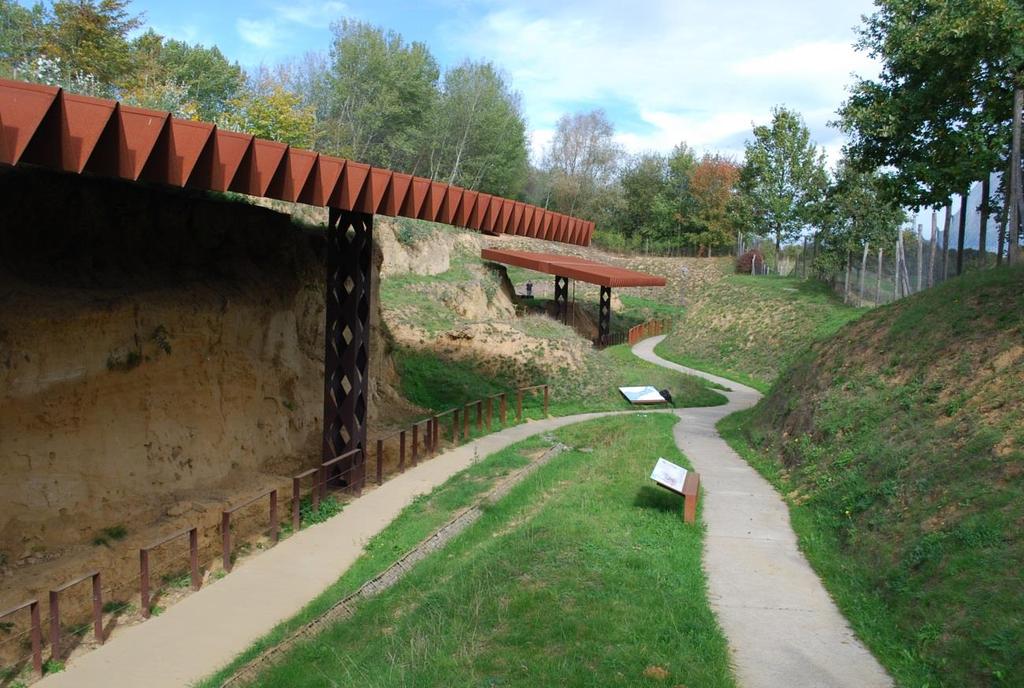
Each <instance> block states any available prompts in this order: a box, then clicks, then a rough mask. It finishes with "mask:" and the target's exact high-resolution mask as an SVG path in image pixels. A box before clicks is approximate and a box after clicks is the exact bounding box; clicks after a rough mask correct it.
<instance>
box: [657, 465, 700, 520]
mask: <svg viewBox="0 0 1024 688" xmlns="http://www.w3.org/2000/svg"><path fill="white" fill-rule="evenodd" d="M651 480H653V481H654V482H655V483H657V484H658V486H659V487H664V488H665V489H666V490H668V491H669V492H674V493H676V494H678V495H682V496H683V520H684V521H686V522H687V523H694V522H696V520H697V497H698V494H699V493H700V475H699V474H697V473H695V472H693V471H688V470H686V469H685V468H683V467H682V466H677V465H676V464H674V463H672V462H671V461H669V460H667V459H664V458H659V459H658V462H657V463H656V464H654V470H653V471H651Z"/></svg>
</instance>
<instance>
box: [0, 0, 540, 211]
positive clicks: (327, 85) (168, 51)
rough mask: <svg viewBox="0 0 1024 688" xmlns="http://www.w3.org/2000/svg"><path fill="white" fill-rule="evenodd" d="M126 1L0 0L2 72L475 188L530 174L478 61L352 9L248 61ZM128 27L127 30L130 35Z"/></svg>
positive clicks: (523, 147)
mask: <svg viewBox="0 0 1024 688" xmlns="http://www.w3.org/2000/svg"><path fill="white" fill-rule="evenodd" d="M142 27H143V18H142V17H141V16H139V15H136V14H133V13H132V12H131V11H130V7H129V1H128V0H57V1H56V2H52V3H51V4H50V5H48V6H47V5H43V4H42V3H38V4H36V5H35V6H33V7H30V8H29V7H24V6H22V5H20V4H18V3H17V2H14V1H13V0H0V76H8V77H13V78H19V79H27V80H32V81H38V82H43V83H49V84H53V85H59V86H62V87H64V88H67V89H69V90H71V91H74V92H79V93H86V94H88V95H96V96H101V97H113V98H118V99H120V100H123V101H125V102H128V103H132V104H137V105H141V106H144V107H152V108H155V109H162V110H170V111H172V112H174V113H175V114H176V115H178V116H181V117H189V118H195V119H204V120H212V121H215V122H217V123H218V124H219V125H221V126H224V127H227V128H230V129H238V130H245V131H248V132H250V133H253V134H256V135H258V136H263V137H267V138H273V139H276V140H279V141H284V142H287V143H291V144H293V145H299V146H307V147H316V148H317V149H318V150H321V151H324V152H327V153H332V154H335V155H340V156H344V157H350V158H355V159H358V160H361V161H365V162H369V163H371V164H374V165H378V166H381V167H389V168H392V169H397V170H403V171H407V172H410V173H415V174H420V175H424V176H429V177H432V178H435V179H441V180H444V181H446V182H449V183H454V184H459V185H462V186H465V187H468V188H471V189H480V190H483V191H488V192H490V193H497V194H502V195H507V196H517V195H520V194H521V193H523V191H524V187H525V185H526V183H527V178H528V172H529V166H528V155H527V139H526V122H525V119H524V117H523V115H522V110H521V107H520V100H519V95H518V94H517V93H516V92H514V91H513V90H512V89H511V87H510V86H509V84H508V81H507V79H506V77H505V75H504V74H502V73H501V71H500V70H498V69H497V68H496V67H495V66H494V65H492V64H490V63H487V62H473V61H466V62H463V63H462V64H459V65H457V66H455V67H453V68H451V69H448V70H447V71H445V72H444V73H443V74H442V72H441V70H440V68H439V66H438V63H437V60H436V59H435V58H434V57H433V55H431V53H430V51H429V50H428V49H427V47H426V46H425V45H424V44H422V43H407V42H406V41H405V40H404V39H403V38H402V37H401V36H400V35H399V34H397V33H395V32H391V31H384V30H383V29H380V28H377V27H374V26H371V25H369V24H366V23H363V22H357V21H349V20H341V21H338V22H336V23H334V24H333V25H332V33H333V37H332V42H331V45H330V48H329V50H328V51H326V52H322V53H310V54H308V55H306V56H304V57H303V58H301V59H298V60H295V61H293V62H290V63H286V64H282V65H278V66H276V67H274V68H272V69H267V68H261V69H258V70H255V71H253V72H251V73H246V72H245V71H243V70H242V68H241V67H240V66H239V65H238V64H237V63H234V62H230V61H229V60H227V59H226V58H225V57H224V55H223V54H222V53H221V52H220V51H219V50H218V49H217V48H216V47H205V46H202V45H189V44H187V43H184V42H182V41H177V40H173V39H168V38H166V37H163V36H160V35H158V34H157V33H155V32H154V31H153V30H151V29H150V30H148V31H145V32H144V33H142V34H138V35H135V34H136V33H137V31H138V30H139V29H140V28H142ZM132 36H134V37H132Z"/></svg>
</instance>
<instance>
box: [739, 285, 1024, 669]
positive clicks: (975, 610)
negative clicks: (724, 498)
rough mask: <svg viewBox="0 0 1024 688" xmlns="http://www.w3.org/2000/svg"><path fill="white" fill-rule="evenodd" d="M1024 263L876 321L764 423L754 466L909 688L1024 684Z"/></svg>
mask: <svg viewBox="0 0 1024 688" xmlns="http://www.w3.org/2000/svg"><path fill="white" fill-rule="evenodd" d="M1022 390H1024V268H1017V269H1013V270H1009V269H1002V270H997V271H986V272H983V273H977V274H973V275H969V276H966V277H964V278H963V279H957V280H951V281H950V282H948V283H947V284H944V285H942V286H940V287H938V288H936V289H933V290H930V291H926V292H923V293H921V294H919V295H916V296H914V297H911V298H908V299H905V300H903V301H900V302H899V303H897V304H895V305H893V306H888V307H884V308H880V309H877V310H874V311H871V312H869V313H868V314H867V315H865V316H864V317H862V318H861V319H860V320H858V321H856V322H854V323H852V324H851V325H849V326H847V327H845V328H844V329H843V330H841V331H840V332H839V333H838V334H837V335H836V336H834V337H832V338H830V339H828V340H826V341H823V342H821V343H818V344H815V345H814V346H813V347H812V348H811V350H810V352H808V353H807V354H806V355H804V356H803V357H802V358H801V359H800V360H799V361H798V362H797V363H796V364H795V365H794V366H793V367H792V368H790V369H789V370H788V371H787V372H786V373H785V374H783V375H782V377H781V378H780V379H779V381H778V383H777V384H776V385H775V387H774V388H773V389H772V392H771V394H770V395H769V396H767V397H766V398H765V399H764V401H763V402H762V403H761V404H760V405H759V406H758V407H757V408H756V409H755V410H754V412H753V415H752V416H751V418H750V419H749V423H748V424H747V425H746V427H745V429H744V430H743V432H744V434H745V437H746V440H747V441H749V442H750V443H751V444H753V445H754V446H755V447H756V448H757V449H758V450H760V454H758V455H752V458H753V459H754V460H755V461H761V462H762V463H761V467H762V469H763V470H765V471H766V472H767V473H768V474H769V475H772V476H774V477H775V479H776V481H777V484H778V485H779V486H780V487H781V488H782V489H783V491H784V492H786V493H788V494H789V498H790V501H791V505H792V514H793V520H794V523H795V524H796V526H797V530H798V532H799V534H800V535H801V537H802V545H803V546H804V547H805V548H806V549H807V550H808V553H809V557H810V558H811V559H812V562H813V563H814V564H815V566H816V567H818V569H819V571H820V572H821V573H822V574H823V577H824V578H825V580H826V583H827V584H828V585H829V586H830V588H831V590H832V592H833V594H835V595H836V596H837V598H838V600H839V601H840V604H841V606H843V607H844V610H845V611H846V612H847V614H848V616H849V617H850V619H851V621H852V622H853V624H854V625H855V627H856V628H857V630H858V631H859V632H860V633H861V634H862V636H863V637H864V638H865V639H866V640H867V642H868V644H869V645H870V646H871V647H872V649H873V650H874V652H875V653H876V654H877V655H879V657H880V658H881V659H882V660H883V662H884V663H885V664H886V665H887V666H888V667H889V668H890V670H891V671H892V672H893V674H894V675H895V676H897V677H898V679H899V680H900V681H901V682H903V683H905V684H906V685H933V686H935V685H949V686H982V685H993V684H994V683H996V682H997V681H999V680H1005V681H1007V684H1008V685H1009V684H1011V683H1012V684H1015V685H1019V682H1020V680H1021V677H1022V676H1024V586H1022V585H1021V578H1020V572H1021V570H1024V537H1022V536H1021V531H1022V527H1024V391H1022Z"/></svg>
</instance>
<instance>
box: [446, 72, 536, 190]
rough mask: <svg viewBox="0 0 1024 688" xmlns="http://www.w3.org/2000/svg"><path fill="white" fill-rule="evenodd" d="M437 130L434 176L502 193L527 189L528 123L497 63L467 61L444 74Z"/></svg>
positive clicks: (517, 99)
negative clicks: (524, 187)
mask: <svg viewBox="0 0 1024 688" xmlns="http://www.w3.org/2000/svg"><path fill="white" fill-rule="evenodd" d="M432 129H433V132H432V133H433V136H432V139H433V140H432V144H431V148H430V155H429V166H430V167H429V169H430V176H431V178H433V179H440V180H442V181H445V182H447V183H449V184H458V185H460V186H464V187H466V188H469V189H478V190H481V191H486V192H487V193H494V194H500V195H503V196H516V195H518V194H519V193H520V192H521V191H522V190H523V186H524V184H525V182H526V175H527V149H526V121H525V119H524V118H523V114H522V110H521V107H520V102H519V94H518V93H515V92H514V91H512V90H511V89H510V88H509V86H508V84H507V83H506V80H505V77H504V76H503V75H502V74H501V73H499V72H498V70H497V69H495V67H494V65H492V64H490V63H488V62H471V61H466V62H463V63H462V64H460V65H458V66H457V67H454V68H452V69H449V70H448V71H447V72H446V73H445V76H444V82H443V86H442V89H441V94H440V97H439V99H438V102H437V108H436V109H435V112H434V116H433V118H432Z"/></svg>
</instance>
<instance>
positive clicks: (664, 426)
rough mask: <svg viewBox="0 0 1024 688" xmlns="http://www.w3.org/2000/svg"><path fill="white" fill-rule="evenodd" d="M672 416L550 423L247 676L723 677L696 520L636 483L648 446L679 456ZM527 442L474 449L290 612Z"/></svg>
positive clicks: (465, 681) (304, 680)
mask: <svg viewBox="0 0 1024 688" xmlns="http://www.w3.org/2000/svg"><path fill="white" fill-rule="evenodd" d="M676 420H677V419H676V418H675V417H674V416H671V415H668V414H638V415H630V416H624V417H616V418H609V419H602V420H600V421H595V422H590V423H586V424H580V425H575V426H571V427H568V428H564V429H562V430H561V431H559V432H557V433H555V436H556V438H557V440H559V441H561V442H563V443H565V444H566V445H568V446H569V447H570V449H569V450H568V451H565V452H563V453H562V454H560V455H558V456H557V457H555V458H554V459H553V460H552V461H551V462H550V463H548V464H547V465H546V466H544V467H542V468H541V469H539V470H538V471H537V472H535V473H534V474H532V475H531V476H530V477H528V478H527V479H526V480H525V481H524V482H523V483H521V484H520V485H518V486H517V487H516V488H514V489H513V491H512V492H511V493H510V494H509V495H508V496H507V497H505V498H504V499H502V500H501V501H500V502H498V503H497V504H495V505H492V506H490V507H488V508H487V510H486V512H485V514H484V516H483V517H482V518H481V519H480V520H479V521H477V522H476V523H475V524H474V525H473V526H471V527H470V528H469V530H467V531H466V532H465V533H463V534H462V535H460V536H459V537H458V538H457V539H456V540H454V541H453V542H452V543H450V544H449V545H448V547H447V548H446V549H444V550H442V551H440V552H436V553H434V554H432V555H430V556H429V557H428V558H427V559H425V560H424V561H422V562H421V563H420V564H418V565H417V566H416V567H415V568H414V569H413V570H412V572H411V573H410V574H409V575H408V576H407V577H406V578H404V579H403V580H402V581H401V582H399V583H398V584H397V585H396V586H395V587H393V588H391V589H389V590H387V591H386V592H384V593H382V594H381V595H380V596H378V597H376V598H373V599H371V600H369V601H367V602H366V603H365V604H363V605H362V606H360V607H359V608H358V609H357V610H356V613H355V615H354V616H353V617H352V618H351V619H349V620H347V621H345V622H341V623H339V624H337V625H335V626H333V627H331V628H329V629H328V630H327V631H326V632H324V633H323V634H321V635H320V636H318V637H315V638H312V639H310V640H308V641H306V642H304V643H302V644H301V645H300V646H298V647H296V648H295V650H294V651H292V652H291V653H289V654H288V655H287V656H286V658H285V660H284V661H283V662H282V663H281V664H279V665H278V666H276V667H273V668H271V669H269V670H268V671H266V672H265V673H264V674H263V675H262V676H261V677H260V679H259V681H258V684H257V685H260V686H294V687H295V688H301V687H302V686H323V685H358V686H510V687H511V686H524V687H526V686H529V687H531V688H532V687H534V686H594V685H601V686H658V685H665V686H678V685H688V686H701V687H702V688H714V687H716V686H732V685H734V682H733V678H732V676H731V673H730V669H729V665H728V651H727V647H726V642H725V639H724V637H723V636H722V633H721V631H720V629H719V628H718V626H717V623H716V621H715V619H714V617H713V615H712V613H711V610H710V608H709V606H708V601H707V595H706V581H705V578H704V574H703V572H702V569H701V565H700V561H701V548H702V537H703V532H702V530H701V529H700V528H699V527H694V526H686V525H684V524H683V523H682V521H681V518H680V503H679V499H678V497H675V496H673V495H670V494H669V493H667V492H664V491H660V490H656V489H655V488H654V487H652V486H651V485H650V481H649V480H648V479H647V476H648V473H649V471H650V467H651V465H652V463H653V461H654V459H655V458H656V457H658V456H664V457H666V458H669V459H670V460H672V461H675V462H679V463H683V464H684V465H685V463H686V459H685V457H682V456H681V455H680V454H679V452H678V450H677V449H676V447H675V444H674V441H673V439H672V432H671V430H672V426H673V425H674V423H675V422H676ZM548 441H551V440H548ZM538 442H539V440H531V441H529V442H527V443H526V444H525V445H522V446H518V447H514V448H511V449H509V450H506V451H505V452H501V453H499V454H497V455H495V456H493V457H489V458H487V459H485V460H484V461H482V462H481V463H480V464H478V465H477V466H475V467H474V468H473V469H471V471H470V475H467V476H457V477H456V478H453V479H452V481H450V482H449V484H446V485H445V486H444V487H442V488H440V489H439V490H438V491H436V492H435V494H432V495H431V496H429V497H427V498H425V499H423V500H422V501H421V502H419V503H417V504H414V505H413V506H412V507H410V508H409V509H407V510H406V511H405V512H403V514H402V515H401V516H400V517H399V519H398V520H396V521H395V522H394V523H393V524H391V526H389V527H388V528H387V529H386V530H385V531H383V532H382V533H381V534H380V535H379V536H378V537H377V538H375V539H374V541H373V542H372V543H371V546H370V548H369V550H368V552H367V554H366V555H364V557H363V558H362V559H360V560H359V562H358V563H357V564H356V566H355V567H354V568H353V570H352V571H350V572H348V573H346V575H345V577H344V578H343V579H342V581H341V582H339V583H338V584H337V585H336V586H334V588H332V590H331V591H329V592H328V593H325V595H324V596H322V599H321V600H318V602H316V603H314V605H311V609H310V610H308V611H307V612H306V613H304V614H303V617H304V618H305V617H308V616H309V615H310V614H311V613H312V611H313V610H315V609H317V608H323V607H324V606H325V605H326V604H327V603H329V601H330V600H331V599H337V598H338V597H340V596H341V595H342V594H343V593H344V591H346V590H351V589H354V588H355V587H356V586H357V585H358V583H359V581H360V580H363V579H365V578H368V577H370V576H371V575H372V574H373V573H375V572H376V571H378V570H381V569H382V568H384V567H385V566H386V565H387V564H389V563H390V561H391V560H393V559H395V558H397V555H398V554H399V553H401V552H402V551H404V550H405V549H407V548H408V547H409V546H411V545H412V544H413V543H414V542H416V541H417V540H418V539H419V538H421V537H423V536H425V535H426V534H427V533H428V532H430V530H432V529H433V528H434V527H436V524H438V523H440V522H441V521H442V520H443V515H444V514H446V513H450V512H451V511H452V510H453V507H455V505H457V504H460V503H466V502H467V501H468V500H469V499H470V498H471V495H472V494H474V493H477V494H478V493H479V492H481V491H482V490H483V489H484V485H483V483H484V482H486V479H485V477H486V476H488V475H491V476H493V475H495V474H497V473H498V472H500V471H502V470H507V469H509V468H511V467H514V466H517V465H521V464H522V463H523V462H524V459H523V458H522V457H521V455H520V453H521V452H526V451H528V450H529V449H531V448H534V449H535V448H536V447H537V446H538ZM481 479H483V480H482V481H481ZM297 621H298V620H296V621H293V622H290V624H289V625H291V626H294V625H295V623H297ZM279 635H280V634H276V636H275V637H279ZM264 644H265V643H264ZM249 654H251V653H249ZM217 678H220V677H213V678H211V679H210V680H209V681H207V682H205V683H203V684H202V685H203V686H214V685H217V682H216V679H217Z"/></svg>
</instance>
